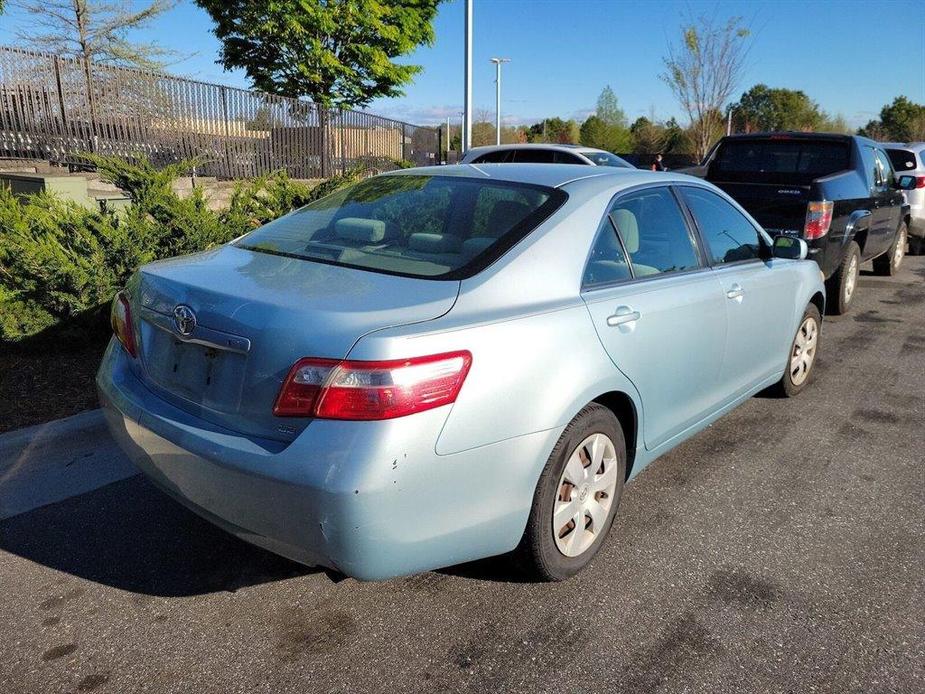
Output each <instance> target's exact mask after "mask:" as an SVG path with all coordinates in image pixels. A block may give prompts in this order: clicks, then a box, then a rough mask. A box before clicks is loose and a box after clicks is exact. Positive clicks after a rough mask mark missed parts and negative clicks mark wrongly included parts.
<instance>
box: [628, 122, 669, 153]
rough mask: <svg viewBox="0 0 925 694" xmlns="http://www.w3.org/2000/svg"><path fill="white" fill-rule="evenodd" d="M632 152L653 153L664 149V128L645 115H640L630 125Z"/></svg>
mask: <svg viewBox="0 0 925 694" xmlns="http://www.w3.org/2000/svg"><path fill="white" fill-rule="evenodd" d="M630 134H631V135H632V141H633V152H634V153H636V154H655V153H658V152H662V151H663V150H664V149H665V128H664V126H662V125H659V124H658V123H653V122H652V121H651V120H649V119H648V118H646V117H645V116H640V117H639V118H637V119H636V120H634V121H633V124H632V125H631V126H630Z"/></svg>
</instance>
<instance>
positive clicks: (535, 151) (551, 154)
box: [460, 144, 636, 169]
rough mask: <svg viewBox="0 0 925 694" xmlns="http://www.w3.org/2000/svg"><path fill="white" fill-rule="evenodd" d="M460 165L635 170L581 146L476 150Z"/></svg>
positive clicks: (612, 155)
mask: <svg viewBox="0 0 925 694" xmlns="http://www.w3.org/2000/svg"><path fill="white" fill-rule="evenodd" d="M460 163H461V164H585V165H587V166H617V167H622V168H624V169H634V168H636V167H635V166H633V165H632V164H630V163H629V162H628V161H626V159H621V158H620V157H618V156H617V155H616V154H612V153H611V152H607V151H605V150H603V149H594V148H593V147H582V146H581V145H556V144H542V145H537V144H522V145H490V146H486V147H473V148H472V149H470V150H469V151H468V152H466V155H465V156H464V157H463V158H462V160H461V161H460Z"/></svg>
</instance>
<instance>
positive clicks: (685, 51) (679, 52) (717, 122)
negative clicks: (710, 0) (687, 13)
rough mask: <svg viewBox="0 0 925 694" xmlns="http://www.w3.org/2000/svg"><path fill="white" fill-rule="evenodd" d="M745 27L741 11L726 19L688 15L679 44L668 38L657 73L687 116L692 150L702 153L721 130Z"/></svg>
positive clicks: (740, 63) (744, 47)
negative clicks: (661, 63)
mask: <svg viewBox="0 0 925 694" xmlns="http://www.w3.org/2000/svg"><path fill="white" fill-rule="evenodd" d="M748 36H749V30H748V28H747V27H746V26H745V25H744V24H743V23H742V19H741V18H740V17H732V18H730V19H728V20H727V21H726V22H725V23H724V24H721V23H717V22H716V21H715V20H714V19H713V18H711V17H707V16H701V17H699V18H697V19H696V20H695V19H693V18H691V19H689V20H688V21H687V23H686V24H685V25H684V26H682V27H681V41H680V43H679V44H673V43H670V44H669V45H668V54H667V56H666V57H665V58H664V64H665V72H664V73H662V74H661V75H660V78H661V79H662V80H663V81H664V82H665V83H666V84H667V85H668V87H669V88H670V89H671V91H672V93H673V94H674V95H675V98H677V100H678V103H679V104H680V105H681V108H682V109H683V110H684V112H685V113H686V114H687V116H688V118H689V119H690V126H689V129H688V130H689V133H690V137H691V138H692V140H693V144H694V149H695V152H696V155H697V156H698V157H700V158H703V157H704V156H705V155H706V153H707V151H708V150H709V149H710V146H711V145H712V144H713V141H714V138H715V137H716V133H717V132H719V133H722V131H723V120H724V113H723V109H724V107H725V106H726V104H727V103H728V101H729V97H730V96H732V93H733V91H734V90H735V88H736V85H737V84H738V83H739V81H740V80H741V77H742V71H743V69H744V67H745V60H746V57H747V55H748V44H747V42H746V41H747V38H748Z"/></svg>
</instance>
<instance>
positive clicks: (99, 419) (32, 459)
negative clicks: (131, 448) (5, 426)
mask: <svg viewBox="0 0 925 694" xmlns="http://www.w3.org/2000/svg"><path fill="white" fill-rule="evenodd" d="M135 474H138V469H137V468H136V467H135V466H134V465H133V464H132V463H131V462H130V461H129V459H128V458H126V457H125V455H124V454H123V453H122V451H121V450H119V447H118V446H117V445H116V443H115V441H113V440H112V438H111V437H110V436H109V432H108V431H107V429H106V423H105V421H104V420H103V414H102V412H101V411H100V410H92V411H90V412H83V413H81V414H78V415H75V416H73V417H68V418H66V419H59V420H57V421H54V422H49V423H47V424H39V425H36V426H33V427H28V428H26V429H19V430H17V431H11V432H9V433H6V434H2V435H0V520H2V519H4V518H9V517H11V516H15V515H18V514H20V513H25V512H26V511H31V510H32V509H34V508H38V507H39V506H45V505H47V504H53V503H55V502H58V501H63V500H64V499H69V498H70V497H72V496H77V495H78V494H84V493H85V492H89V491H93V490H94V489H98V488H99V487H102V486H104V485H107V484H110V483H111V482H117V481H118V480H122V479H125V478H126V477H131V476H132V475H135Z"/></svg>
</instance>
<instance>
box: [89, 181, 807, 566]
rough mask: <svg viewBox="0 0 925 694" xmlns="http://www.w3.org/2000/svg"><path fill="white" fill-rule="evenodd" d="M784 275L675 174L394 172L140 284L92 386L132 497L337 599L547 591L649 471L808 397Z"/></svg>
mask: <svg viewBox="0 0 925 694" xmlns="http://www.w3.org/2000/svg"><path fill="white" fill-rule="evenodd" d="M806 252H807V250H806V244H805V243H804V242H803V241H802V240H800V239H795V238H789V237H781V238H778V239H777V240H776V241H773V242H772V240H771V239H770V237H769V236H768V235H767V234H766V233H765V232H764V231H763V230H762V229H761V227H760V226H759V225H758V224H757V223H756V222H755V221H754V220H753V219H752V218H751V217H750V216H749V215H748V214H747V213H746V212H744V211H743V210H742V208H741V207H739V206H738V205H737V204H736V203H735V202H734V201H733V200H732V199H731V198H729V197H728V196H727V195H726V194H725V193H723V192H721V191H720V190H719V189H717V188H716V187H714V186H713V185H711V184H709V183H706V182H704V181H701V180H699V179H695V178H691V177H687V176H684V175H680V174H665V173H651V172H647V171H639V170H632V169H618V168H609V167H595V168H592V167H583V166H578V165H565V164H562V165H560V164H505V165H500V164H486V165H461V166H446V167H429V168H423V169H408V170H404V171H400V172H395V173H390V174H385V175H380V176H376V177H373V178H370V179H366V180H364V181H362V182H360V183H357V184H355V185H353V186H350V187H347V188H345V189H342V190H340V191H338V192H336V193H334V194H332V195H330V196H328V197H325V198H323V199H321V200H319V201H317V202H313V203H311V204H309V205H307V206H306V207H303V208H300V209H298V210H295V211H293V212H291V213H290V214H288V215H285V216H283V217H281V218H279V219H277V220H275V221H273V222H271V223H269V224H267V225H265V226H263V227H261V228H259V229H257V230H255V231H253V232H251V233H249V234H247V235H245V236H243V237H241V238H239V239H236V240H235V241H233V242H231V243H228V244H226V245H223V246H221V247H218V248H215V249H212V250H208V251H205V252H202V253H199V254H195V255H191V256H186V257H181V258H175V259H171V260H166V261H161V262H156V263H152V264H150V265H146V266H144V267H142V268H141V269H140V270H138V271H137V272H136V273H135V274H134V276H133V277H132V279H131V280H130V282H129V283H128V285H127V287H126V288H125V289H124V290H123V291H122V292H120V293H119V294H118V295H117V297H116V299H115V301H114V302H113V307H112V323H113V330H114V338H113V340H112V341H111V343H110V345H109V347H108V349H107V352H106V354H105V357H104V361H103V364H102V366H101V368H100V371H99V375H98V378H97V384H98V389H99V393H100V399H101V401H102V404H103V407H104V411H105V413H106V416H107V420H108V423H109V426H110V428H111V430H112V431H113V433H114V435H115V436H116V438H117V439H118V441H119V442H120V443H121V445H122V446H123V447H124V449H125V450H126V451H127V452H128V453H129V454H130V455H131V457H132V458H133V460H134V461H135V462H136V463H137V465H138V466H139V467H140V468H141V469H142V470H143V471H144V472H145V473H146V474H147V475H148V476H149V477H150V479H151V480H153V481H154V482H155V483H156V484H157V485H158V486H160V487H161V488H162V489H163V490H164V491H165V492H167V493H168V494H170V495H171V496H173V497H174V498H176V499H177V500H179V501H180V502H182V503H183V504H185V505H186V506H188V507H189V508H190V509H192V510H193V511H195V512H196V513H198V514H201V515H202V516H204V517H205V518H207V519H209V520H210V521H212V522H213V523H215V524H217V525H219V526H221V527H223V528H225V529H226V530H228V531H229V532H231V533H233V534H235V535H237V536H239V537H241V538H243V539H244V540H247V541H249V542H252V543H254V544H257V545H260V546H262V547H265V548H267V549H269V550H271V551H273V552H276V553H278V554H281V555H284V556H287V557H290V558H292V559H294V560H297V561H299V562H302V563H305V564H308V565H315V566H324V567H329V568H330V569H332V570H335V571H338V572H341V573H343V574H346V575H350V576H354V577H357V578H360V579H385V578H389V577H392V576H397V575H403V574H410V573H414V572H420V571H424V570H428V569H433V568H436V567H442V566H447V565H452V564H457V563H460V562H465V561H469V560H474V559H478V558H481V557H488V556H492V555H498V554H503V553H508V552H511V551H515V550H516V552H517V553H518V555H519V556H520V558H521V560H522V561H523V562H525V563H526V565H527V566H528V567H530V568H531V570H532V572H533V574H534V575H535V576H537V577H538V578H541V579H545V580H560V579H564V578H567V577H569V576H571V575H573V574H575V573H576V572H577V571H579V570H580V569H581V568H582V567H584V566H585V565H586V564H587V563H588V562H589V561H590V560H591V559H592V557H594V555H595V553H596V552H597V551H598V550H599V549H600V547H601V544H602V543H603V542H604V541H605V538H606V537H607V535H608V532H609V530H610V528H611V525H612V523H613V520H614V516H615V514H616V512H617V508H618V506H619V504H620V498H621V496H622V494H623V491H624V486H625V484H626V482H627V481H628V480H630V479H631V478H632V477H634V476H635V475H638V474H639V472H640V471H641V470H643V469H644V468H645V467H646V465H648V464H649V463H650V462H652V461H653V460H655V459H656V458H658V457H659V456H660V455H662V454H663V453H665V452H666V451H668V450H670V449H671V448H673V447H674V446H677V445H678V444H679V443H680V442H682V441H684V440H685V439H686V438H688V437H690V436H691V435H693V434H695V433H696V432H698V431H700V430H702V429H704V428H705V427H706V426H707V425H708V424H710V423H711V422H712V421H714V420H716V419H717V418H718V417H720V416H722V415H723V414H724V413H726V412H728V411H729V410H731V409H732V408H734V407H736V406H737V405H739V404H740V403H742V402H743V401H744V400H746V399H747V398H749V397H750V396H752V395H753V394H755V393H757V392H758V391H762V390H764V389H768V388H774V389H777V390H778V391H779V392H780V393H781V394H783V395H787V396H792V395H796V394H797V393H799V392H800V391H801V390H802V389H803V388H804V387H805V386H806V385H807V383H808V382H809V380H810V377H811V374H812V369H813V365H814V362H815V359H816V354H817V350H818V346H819V336H820V328H821V315H822V312H823V308H824V302H825V293H824V288H823V284H822V280H821V278H820V275H819V271H818V268H817V267H816V265H815V263H813V262H810V261H806V260H805V257H806Z"/></svg>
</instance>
